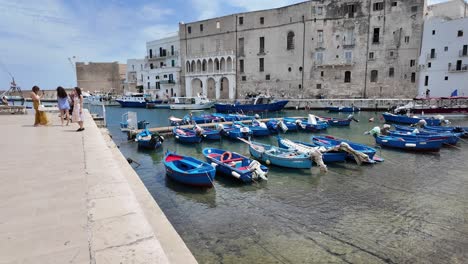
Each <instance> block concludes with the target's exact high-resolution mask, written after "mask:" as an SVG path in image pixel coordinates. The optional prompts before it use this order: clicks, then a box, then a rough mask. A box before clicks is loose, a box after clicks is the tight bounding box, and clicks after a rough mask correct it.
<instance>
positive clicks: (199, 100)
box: [169, 96, 214, 110]
mask: <svg viewBox="0 0 468 264" xmlns="http://www.w3.org/2000/svg"><path fill="white" fill-rule="evenodd" d="M172 100H173V102H172V103H171V104H170V105H169V107H170V109H172V110H200V109H210V108H211V107H213V105H214V102H212V101H210V100H209V99H208V98H206V97H202V96H197V97H173V98H172Z"/></svg>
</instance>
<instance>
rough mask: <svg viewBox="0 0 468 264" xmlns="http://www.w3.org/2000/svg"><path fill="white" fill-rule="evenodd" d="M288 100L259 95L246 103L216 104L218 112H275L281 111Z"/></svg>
mask: <svg viewBox="0 0 468 264" xmlns="http://www.w3.org/2000/svg"><path fill="white" fill-rule="evenodd" d="M288 102H289V101H288V100H280V101H276V100H274V99H273V98H271V97H267V96H258V97H255V98H253V99H252V101H250V102H248V103H246V104H240V103H238V102H236V103H234V104H226V103H216V104H215V105H214V106H215V108H216V112H218V113H248V112H275V111H281V110H282V109H283V108H284V107H285V106H286V104H287V103H288Z"/></svg>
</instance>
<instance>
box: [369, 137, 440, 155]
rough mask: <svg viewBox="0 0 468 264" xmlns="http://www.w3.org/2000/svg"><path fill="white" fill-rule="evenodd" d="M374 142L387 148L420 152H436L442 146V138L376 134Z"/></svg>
mask: <svg viewBox="0 0 468 264" xmlns="http://www.w3.org/2000/svg"><path fill="white" fill-rule="evenodd" d="M375 143H377V144H379V145H381V146H384V147H389V148H398V149H403V150H408V151H421V152H438V151H439V150H440V148H441V147H442V140H421V141H414V140H404V139H402V138H399V137H392V136H378V137H376V138H375Z"/></svg>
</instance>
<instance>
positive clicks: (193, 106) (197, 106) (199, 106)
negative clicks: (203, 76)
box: [169, 102, 214, 110]
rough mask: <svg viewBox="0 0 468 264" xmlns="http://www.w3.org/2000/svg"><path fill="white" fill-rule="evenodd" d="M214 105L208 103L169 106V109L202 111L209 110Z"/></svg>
mask: <svg viewBox="0 0 468 264" xmlns="http://www.w3.org/2000/svg"><path fill="white" fill-rule="evenodd" d="M213 105H214V102H210V103H207V104H171V105H169V108H170V109H171V110H202V109H210V108H212V107H213Z"/></svg>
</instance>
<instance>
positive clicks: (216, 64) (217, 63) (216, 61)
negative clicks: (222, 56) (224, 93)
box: [215, 60, 219, 71]
mask: <svg viewBox="0 0 468 264" xmlns="http://www.w3.org/2000/svg"><path fill="white" fill-rule="evenodd" d="M215 66H216V70H217V71H219V61H218V60H215Z"/></svg>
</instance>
